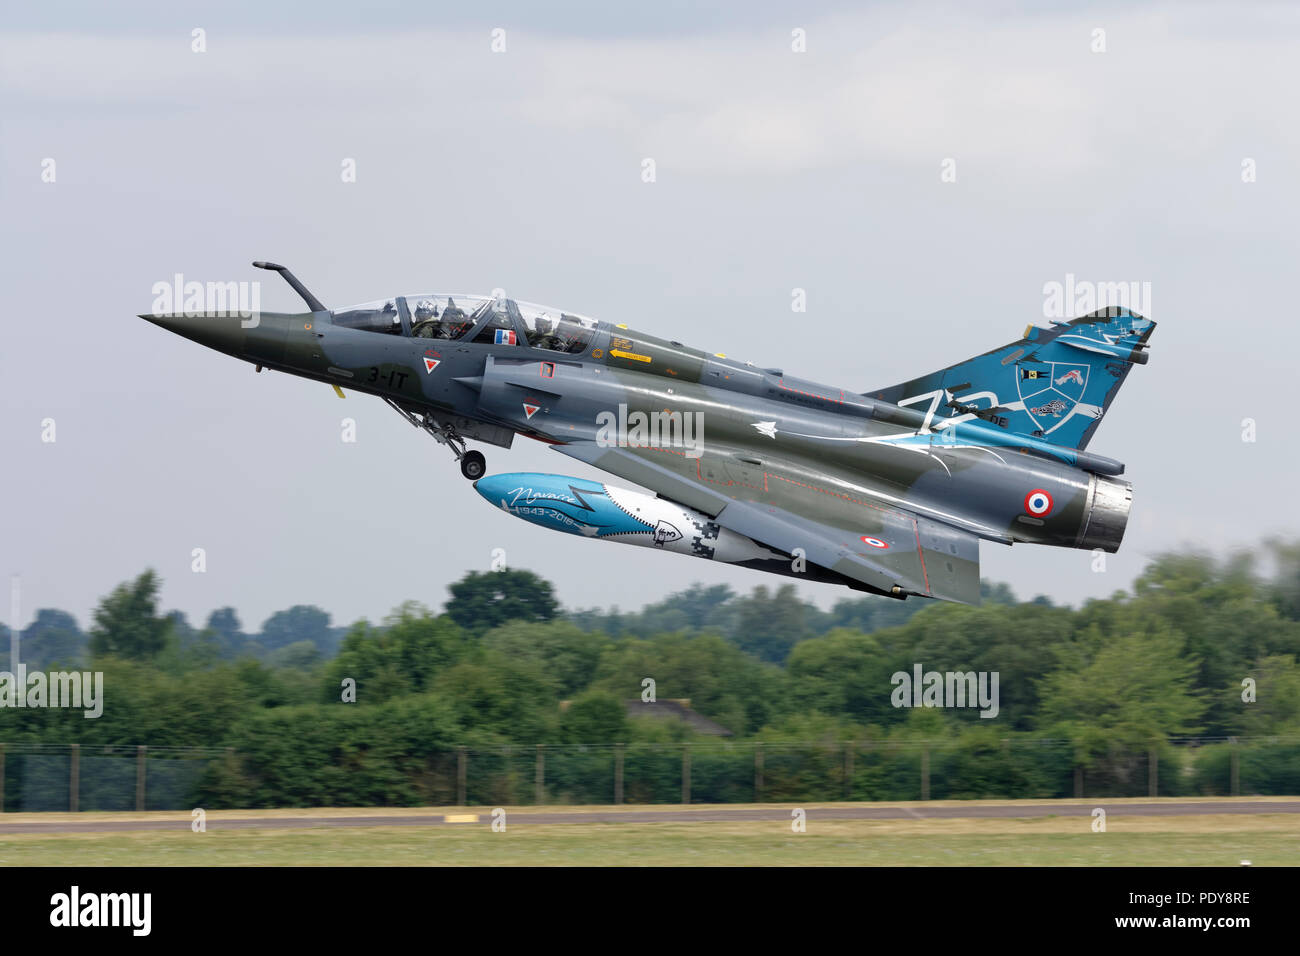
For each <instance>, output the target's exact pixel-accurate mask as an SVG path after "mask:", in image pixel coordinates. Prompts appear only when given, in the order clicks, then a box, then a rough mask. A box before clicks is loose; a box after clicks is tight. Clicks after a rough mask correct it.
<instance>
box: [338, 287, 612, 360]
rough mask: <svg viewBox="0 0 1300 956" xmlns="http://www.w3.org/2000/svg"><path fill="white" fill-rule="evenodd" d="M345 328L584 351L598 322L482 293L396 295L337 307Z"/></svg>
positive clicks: (574, 351) (559, 310)
mask: <svg viewBox="0 0 1300 956" xmlns="http://www.w3.org/2000/svg"><path fill="white" fill-rule="evenodd" d="M333 322H334V324H335V325H340V326H343V327H345V328H352V329H360V330H363V331H367V332H383V333H387V334H389V335H406V336H410V337H412V338H420V339H444V340H446V339H457V340H459V339H467V338H468V337H469V335H470V333H471V332H472V333H473V337H472V341H474V342H477V343H480V344H487V345H528V346H531V347H533V348H539V349H549V350H550V351H553V352H568V353H578V352H583V351H585V350H586V348H587V346H588V345H589V344H590V343H591V338H592V335H594V334H595V331H596V320H595V319H589V318H587V317H585V316H581V315H575V314H573V313H571V312H565V311H564V310H563V309H557V308H553V307H551V306H545V305H537V304H536V303H533V302H516V301H515V300H514V299H507V298H504V297H492V296H483V295H456V294H447V293H441V292H439V293H430V294H422V295H406V296H398V297H396V298H393V299H382V300H380V301H378V302H366V303H363V304H361V305H354V306H349V307H347V308H344V309H338V310H337V311H335V312H334V313H333Z"/></svg>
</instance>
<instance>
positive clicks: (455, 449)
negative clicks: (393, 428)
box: [384, 398, 487, 481]
mask: <svg viewBox="0 0 1300 956" xmlns="http://www.w3.org/2000/svg"><path fill="white" fill-rule="evenodd" d="M384 401H385V402H387V403H388V404H389V405H391V406H392V407H393V408H394V409H395V410H396V411H397V412H398V413H399V414H401V416H402V417H403V418H405V419H406V420H407V421H408V422H410V423H411V424H412V425H414V426H415V427H416V428H419V429H422V430H423V431H426V432H428V433H429V434H430V435H432V436H433V437H434V440H435V441H437V442H438V443H439V444H441V445H446V446H447V447H448V448H450V449H451V453H452V454H453V455H455V456H456V460H457V461H458V462H460V473H461V474H462V475H464V476H465V477H466V478H468V479H469V480H470V481H478V479H480V478H482V477H483V474H484V473H485V472H486V471H487V459H486V458H484V457H483V453H482V452H479V451H467V450H466V448H465V439H464V438H462V437H461V435H460V433H459V432H457V431H456V429H455V428H454V427H453V426H451V425H449V424H445V423H443V422H439V421H438V420H436V419H435V418H433V417H432V416H431V415H428V414H425V413H423V412H408V411H407V410H406V409H405V408H403V407H402V406H401V405H398V404H397V403H396V402H394V401H393V400H392V399H388V398H385V399H384Z"/></svg>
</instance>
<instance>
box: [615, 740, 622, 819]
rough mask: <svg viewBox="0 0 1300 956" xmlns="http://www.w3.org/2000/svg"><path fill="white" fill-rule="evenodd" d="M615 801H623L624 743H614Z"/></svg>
mask: <svg viewBox="0 0 1300 956" xmlns="http://www.w3.org/2000/svg"><path fill="white" fill-rule="evenodd" d="M614 802H615V803H616V804H618V803H622V802H623V745H622V744H615V745H614Z"/></svg>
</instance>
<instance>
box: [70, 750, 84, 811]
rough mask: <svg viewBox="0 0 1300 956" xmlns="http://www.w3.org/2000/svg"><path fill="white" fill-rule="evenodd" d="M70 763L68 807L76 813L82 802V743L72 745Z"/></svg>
mask: <svg viewBox="0 0 1300 956" xmlns="http://www.w3.org/2000/svg"><path fill="white" fill-rule="evenodd" d="M68 763H69V768H70V771H69V774H68V778H69V779H68V809H69V810H70V811H71V812H72V813H76V812H77V811H78V809H79V807H80V803H81V744H73V745H72V750H71V751H70V753H69V757H68Z"/></svg>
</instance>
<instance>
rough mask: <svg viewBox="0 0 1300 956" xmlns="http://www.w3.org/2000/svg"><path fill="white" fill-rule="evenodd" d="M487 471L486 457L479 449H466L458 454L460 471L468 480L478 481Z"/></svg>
mask: <svg viewBox="0 0 1300 956" xmlns="http://www.w3.org/2000/svg"><path fill="white" fill-rule="evenodd" d="M486 471H487V459H486V458H484V457H483V453H482V452H480V451H467V452H465V454H463V455H461V456H460V473H461V474H462V475H464V476H465V477H466V478H468V479H469V480H470V481H478V480H479V479H480V478H482V477H483V473H484V472H486Z"/></svg>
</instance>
